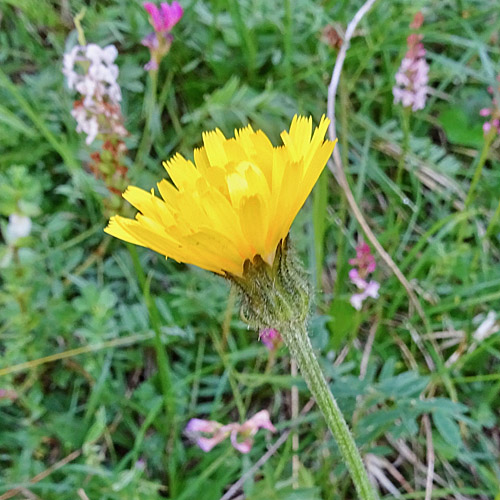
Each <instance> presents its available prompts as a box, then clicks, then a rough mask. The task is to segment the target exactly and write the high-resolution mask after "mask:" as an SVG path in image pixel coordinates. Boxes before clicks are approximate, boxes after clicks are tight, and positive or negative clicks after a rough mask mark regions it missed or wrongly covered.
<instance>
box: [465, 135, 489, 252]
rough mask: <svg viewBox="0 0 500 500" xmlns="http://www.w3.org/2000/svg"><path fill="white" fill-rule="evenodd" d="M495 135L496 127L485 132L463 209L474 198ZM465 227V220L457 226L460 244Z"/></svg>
mask: <svg viewBox="0 0 500 500" xmlns="http://www.w3.org/2000/svg"><path fill="white" fill-rule="evenodd" d="M495 136H496V129H495V127H492V128H491V130H490V131H489V132H488V134H486V137H485V138H484V144H483V149H482V150H481V154H480V156H479V161H478V162H477V165H476V169H475V170H474V175H473V177H472V181H471V183H470V186H469V191H468V193H467V197H466V198H465V210H467V209H468V208H469V206H470V204H471V203H472V200H473V199H474V194H475V191H476V186H477V184H478V182H479V179H480V178H481V173H482V172H483V167H484V164H485V163H486V160H487V158H488V153H489V152H490V146H491V143H492V142H493V139H494V138H495ZM466 228H467V224H466V221H465V220H464V221H462V223H461V224H460V226H459V228H458V237H457V243H458V244H459V245H460V244H461V243H462V241H463V240H464V238H465V231H466Z"/></svg>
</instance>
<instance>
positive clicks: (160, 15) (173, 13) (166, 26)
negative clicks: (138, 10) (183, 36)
mask: <svg viewBox="0 0 500 500" xmlns="http://www.w3.org/2000/svg"><path fill="white" fill-rule="evenodd" d="M143 7H144V8H145V9H146V11H147V12H148V14H149V16H150V19H149V22H150V23H151V26H153V29H154V30H155V31H156V32H157V33H165V32H168V31H170V30H171V29H172V28H173V27H174V26H175V25H176V24H177V23H178V22H179V21H180V20H181V17H182V15H183V14H184V10H183V8H182V7H181V5H180V4H179V2H175V1H174V2H172V5H169V4H168V2H162V3H161V4H160V8H158V7H157V6H156V5H155V4H154V3H152V2H145V3H144V4H143Z"/></svg>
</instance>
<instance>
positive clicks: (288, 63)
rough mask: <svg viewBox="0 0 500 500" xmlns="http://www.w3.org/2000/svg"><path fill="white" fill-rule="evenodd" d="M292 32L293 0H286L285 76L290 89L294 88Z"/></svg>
mask: <svg viewBox="0 0 500 500" xmlns="http://www.w3.org/2000/svg"><path fill="white" fill-rule="evenodd" d="M292 33H293V17H292V3H291V0H285V36H284V37H283V52H284V55H285V56H284V61H283V62H284V65H285V77H286V83H287V88H288V91H292V90H293V72H292V54H293V47H292Z"/></svg>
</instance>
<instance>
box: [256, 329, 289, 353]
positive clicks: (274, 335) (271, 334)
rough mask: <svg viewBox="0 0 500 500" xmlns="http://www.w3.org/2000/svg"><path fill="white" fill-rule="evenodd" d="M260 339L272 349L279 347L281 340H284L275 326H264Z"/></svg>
mask: <svg viewBox="0 0 500 500" xmlns="http://www.w3.org/2000/svg"><path fill="white" fill-rule="evenodd" d="M259 340H261V341H262V343H263V344H264V345H265V346H266V347H267V348H268V349H269V350H270V351H274V350H275V349H277V348H278V347H279V346H280V344H281V342H283V339H282V338H281V335H280V334H279V332H278V331H277V330H275V329H274V328H264V329H263V330H261V332H260V335H259Z"/></svg>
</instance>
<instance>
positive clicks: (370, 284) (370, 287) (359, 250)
mask: <svg viewBox="0 0 500 500" xmlns="http://www.w3.org/2000/svg"><path fill="white" fill-rule="evenodd" d="M349 264H351V266H356V267H354V268H353V269H351V270H350V271H349V279H350V280H351V282H352V283H353V284H354V285H355V286H356V287H357V288H358V289H359V290H361V292H360V293H355V294H353V295H352V296H351V298H350V302H351V305H352V307H354V309H356V310H358V311H359V310H360V309H361V306H362V304H363V301H364V300H365V299H367V298H368V297H372V298H374V299H376V298H378V290H379V288H380V284H379V283H378V282H376V281H374V280H370V281H367V277H368V275H369V274H371V273H372V272H373V271H375V268H376V263H375V257H374V256H373V255H372V254H371V250H370V247H369V246H368V245H367V244H366V243H364V242H361V243H360V244H359V245H358V246H357V247H356V258H355V259H350V260H349Z"/></svg>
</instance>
